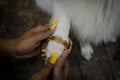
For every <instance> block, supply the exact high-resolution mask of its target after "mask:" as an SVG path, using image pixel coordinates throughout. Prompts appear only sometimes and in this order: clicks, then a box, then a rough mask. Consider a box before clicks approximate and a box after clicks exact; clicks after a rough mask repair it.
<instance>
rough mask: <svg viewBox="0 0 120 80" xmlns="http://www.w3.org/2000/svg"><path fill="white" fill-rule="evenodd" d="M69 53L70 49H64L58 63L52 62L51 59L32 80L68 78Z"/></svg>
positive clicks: (64, 79)
mask: <svg viewBox="0 0 120 80" xmlns="http://www.w3.org/2000/svg"><path fill="white" fill-rule="evenodd" d="M68 55H69V51H68V50H64V51H63V53H62V55H61V56H60V57H59V59H58V60H57V62H56V64H51V63H50V61H49V60H50V59H49V60H48V61H47V64H46V65H45V67H44V68H43V69H42V70H40V71H38V72H37V73H35V74H34V75H33V76H32V77H31V79H30V80H47V79H48V80H67V77H68V72H69V64H68V60H67V57H68ZM49 75H50V77H48V76H49ZM51 78H52V79H51Z"/></svg>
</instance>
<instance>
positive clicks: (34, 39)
mask: <svg viewBox="0 0 120 80" xmlns="http://www.w3.org/2000/svg"><path fill="white" fill-rule="evenodd" d="M53 32H54V30H50V29H49V28H48V27H45V26H38V27H35V28H33V29H30V30H28V31H27V32H25V33H24V34H23V35H22V36H20V37H19V38H16V39H14V45H13V46H14V51H13V56H14V57H16V58H30V57H33V56H35V55H37V54H39V53H40V46H41V42H42V41H43V40H44V39H46V38H48V37H49V36H50V35H52V33H53Z"/></svg>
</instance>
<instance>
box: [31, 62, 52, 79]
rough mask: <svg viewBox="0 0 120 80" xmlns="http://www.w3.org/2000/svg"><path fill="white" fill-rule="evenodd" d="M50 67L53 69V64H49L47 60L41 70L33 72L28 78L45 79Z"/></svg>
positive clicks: (50, 69)
mask: <svg viewBox="0 0 120 80" xmlns="http://www.w3.org/2000/svg"><path fill="white" fill-rule="evenodd" d="M52 69H53V65H52V64H50V62H48V63H47V64H46V65H45V67H44V68H43V69H42V70H40V71H38V72H37V73H35V74H34V75H33V76H32V77H31V79H30V80H47V78H48V76H49V74H50V72H51V71H52Z"/></svg>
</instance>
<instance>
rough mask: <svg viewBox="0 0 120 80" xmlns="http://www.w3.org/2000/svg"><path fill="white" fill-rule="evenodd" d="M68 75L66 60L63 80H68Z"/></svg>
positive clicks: (67, 62)
mask: <svg viewBox="0 0 120 80" xmlns="http://www.w3.org/2000/svg"><path fill="white" fill-rule="evenodd" d="M68 74H69V61H68V59H67V60H66V62H65V66H64V69H63V80H68V79H67V78H68Z"/></svg>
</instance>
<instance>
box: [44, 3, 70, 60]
mask: <svg viewBox="0 0 120 80" xmlns="http://www.w3.org/2000/svg"><path fill="white" fill-rule="evenodd" d="M56 20H57V21H58V22H59V23H58V25H57V27H56V30H55V32H54V34H53V35H52V36H57V37H61V38H62V39H63V40H65V41H67V42H69V37H68V35H69V29H70V18H69V17H68V16H67V14H66V13H65V12H64V10H63V9H62V8H61V7H60V6H58V5H56V6H55V7H54V13H53V16H52V19H51V21H50V24H51V23H53V22H54V21H56ZM64 48H65V47H64V45H62V44H60V43H58V42H57V41H54V40H50V41H49V42H48V46H47V52H46V55H47V58H49V57H50V56H52V55H53V54H55V53H57V54H59V56H60V55H61V53H62V51H63V50H64Z"/></svg>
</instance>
